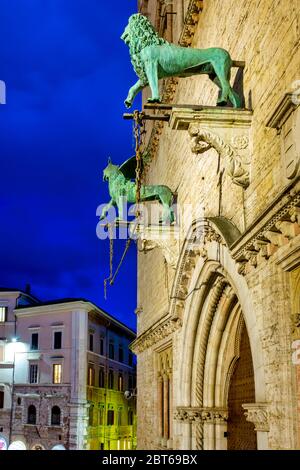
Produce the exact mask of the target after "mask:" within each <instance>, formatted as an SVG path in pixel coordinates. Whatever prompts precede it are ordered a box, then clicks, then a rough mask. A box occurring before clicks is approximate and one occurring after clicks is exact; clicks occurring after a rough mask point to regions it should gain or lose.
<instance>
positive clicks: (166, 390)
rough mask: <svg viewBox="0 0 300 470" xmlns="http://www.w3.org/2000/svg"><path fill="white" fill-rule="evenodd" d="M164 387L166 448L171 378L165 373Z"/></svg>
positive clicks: (164, 436)
mask: <svg viewBox="0 0 300 470" xmlns="http://www.w3.org/2000/svg"><path fill="white" fill-rule="evenodd" d="M163 387H164V411H163V416H164V426H163V428H164V429H163V431H164V434H163V444H164V446H165V447H166V446H167V442H168V439H169V377H168V375H167V374H166V373H165V374H164V376H163Z"/></svg>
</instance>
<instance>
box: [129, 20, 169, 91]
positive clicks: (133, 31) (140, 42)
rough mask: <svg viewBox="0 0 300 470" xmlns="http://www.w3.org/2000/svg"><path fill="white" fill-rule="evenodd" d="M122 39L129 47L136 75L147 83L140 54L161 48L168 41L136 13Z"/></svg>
mask: <svg viewBox="0 0 300 470" xmlns="http://www.w3.org/2000/svg"><path fill="white" fill-rule="evenodd" d="M121 39H122V40H123V41H124V42H125V44H127V45H128V46H129V50H130V58H131V63H132V65H133V68H134V70H135V73H136V74H137V76H138V77H139V78H140V80H141V81H142V82H144V83H147V77H146V73H145V70H144V64H143V63H142V61H141V59H140V54H139V53H140V52H141V50H142V49H144V48H145V47H147V46H153V45H156V46H161V45H162V44H167V41H165V39H163V38H161V37H159V35H158V34H157V32H156V31H155V29H154V27H153V26H152V24H151V23H150V21H149V20H148V18H147V17H146V16H144V15H141V14H140V13H136V14H134V15H132V16H131V17H130V18H129V20H128V25H127V26H126V28H125V31H124V33H123V34H122V36H121Z"/></svg>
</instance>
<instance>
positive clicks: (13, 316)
mask: <svg viewBox="0 0 300 470" xmlns="http://www.w3.org/2000/svg"><path fill="white" fill-rule="evenodd" d="M0 315H1V317H0V435H1V436H2V437H4V438H5V439H6V440H7V442H8V444H11V443H12V442H15V441H21V442H23V443H24V444H25V446H26V448H27V449H52V448H53V447H54V446H57V445H59V446H63V447H64V448H66V449H92V448H93V449H104V448H112V449H117V448H120V449H121V448H122V449H123V448H126V449H127V448H132V447H133V446H134V439H135V431H134V424H135V399H134V398H132V399H130V400H127V399H126V398H125V396H124V391H125V390H131V391H133V389H134V387H135V363H134V357H133V355H132V353H131V352H129V350H128V344H129V343H130V342H131V341H132V340H133V339H134V332H133V331H131V330H130V329H128V328H127V327H126V326H125V325H123V324H122V323H120V322H118V321H117V320H115V319H114V318H112V317H111V316H109V315H108V314H107V313H105V312H104V311H103V310H101V309H99V308H98V307H96V306H95V305H94V304H92V303H90V302H88V301H86V300H82V299H78V300H76V299H66V300H62V301H56V302H49V303H41V302H39V301H38V300H37V299H35V298H33V297H32V296H30V295H29V294H25V293H22V292H20V291H13V290H6V289H1V291H0ZM131 413H132V414H131Z"/></svg>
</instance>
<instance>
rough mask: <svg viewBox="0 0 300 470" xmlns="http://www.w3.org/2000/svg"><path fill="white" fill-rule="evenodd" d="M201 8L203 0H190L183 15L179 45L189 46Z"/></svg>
mask: <svg viewBox="0 0 300 470" xmlns="http://www.w3.org/2000/svg"><path fill="white" fill-rule="evenodd" d="M202 10H203V0H191V1H190V4H189V6H188V10H187V13H186V16H185V22H184V27H183V30H182V33H181V36H180V39H179V44H180V45H181V46H190V45H191V43H192V40H193V37H194V34H195V31H196V26H197V24H198V21H199V17H200V13H201V11H202Z"/></svg>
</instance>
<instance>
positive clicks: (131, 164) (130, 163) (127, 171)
mask: <svg viewBox="0 0 300 470" xmlns="http://www.w3.org/2000/svg"><path fill="white" fill-rule="evenodd" d="M119 170H121V171H122V173H123V175H124V176H125V178H127V179H130V180H131V179H135V177H136V174H135V170H136V158H135V157H131V158H128V160H126V162H124V163H122V165H120V166H119Z"/></svg>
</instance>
